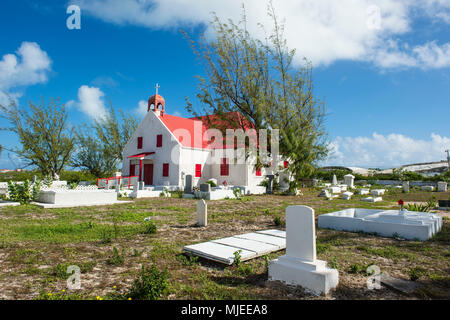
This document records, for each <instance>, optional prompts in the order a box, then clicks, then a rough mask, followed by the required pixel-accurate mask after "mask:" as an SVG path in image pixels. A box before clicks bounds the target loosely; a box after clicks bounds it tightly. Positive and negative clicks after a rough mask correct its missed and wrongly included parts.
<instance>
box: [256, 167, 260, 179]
mask: <svg viewBox="0 0 450 320" xmlns="http://www.w3.org/2000/svg"><path fill="white" fill-rule="evenodd" d="M255 174H256V176H257V177H261V168H257V169H256V172H255Z"/></svg>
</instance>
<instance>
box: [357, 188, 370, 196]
mask: <svg viewBox="0 0 450 320" xmlns="http://www.w3.org/2000/svg"><path fill="white" fill-rule="evenodd" d="M358 193H359V194H360V195H365V194H369V193H370V190H369V189H358Z"/></svg>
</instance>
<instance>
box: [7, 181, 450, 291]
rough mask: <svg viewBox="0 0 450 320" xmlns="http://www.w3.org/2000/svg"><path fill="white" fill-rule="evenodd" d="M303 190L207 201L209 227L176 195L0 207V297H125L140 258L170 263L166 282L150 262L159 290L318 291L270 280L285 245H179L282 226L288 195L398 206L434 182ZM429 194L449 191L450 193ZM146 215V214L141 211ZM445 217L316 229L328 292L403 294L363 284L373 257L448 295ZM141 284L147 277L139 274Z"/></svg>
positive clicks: (314, 203)
mask: <svg viewBox="0 0 450 320" xmlns="http://www.w3.org/2000/svg"><path fill="white" fill-rule="evenodd" d="M302 192H303V194H304V195H303V196H300V197H294V196H280V195H271V196H245V197H243V199H242V200H219V201H208V227H206V228H198V227H196V226H195V223H196V214H195V211H196V201H194V200H191V199H180V198H178V197H172V198H164V199H160V198H153V199H138V200H135V201H134V202H133V203H126V204H117V205H113V206H99V207H85V208H83V207H80V208H67V209H42V208H38V207H36V206H33V205H25V206H19V207H6V208H0V266H1V268H0V298H5V299H17V298H20V299H94V300H95V299H117V298H120V297H121V298H123V297H124V296H123V294H124V292H130V290H131V289H132V287H133V281H134V280H135V279H139V277H141V278H140V279H141V280H143V278H142V269H141V268H142V266H143V265H145V266H153V265H154V266H156V267H157V268H158V270H160V271H161V272H163V270H164V272H166V271H167V287H166V286H165V280H164V279H165V277H162V278H158V277H157V276H158V275H159V273H158V272H156V271H155V270H153V271H154V273H155V275H156V276H155V277H156V279H161V282H158V281H159V280H158V281H156V280H155V281H156V282H157V283H159V284H161V283H162V284H161V288H162V287H163V288H164V290H162V291H164V294H161V295H159V296H158V298H162V299H286V298H287V299H304V298H307V299H312V298H317V297H313V296H309V295H307V294H306V293H305V292H303V291H302V290H298V289H289V288H287V287H285V286H281V285H278V284H276V283H270V282H267V265H268V262H269V261H270V260H272V259H275V258H277V257H278V256H280V255H282V254H284V251H280V252H275V253H271V254H269V255H267V256H266V257H260V258H256V259H253V260H250V261H245V262H242V261H241V262H240V263H238V265H233V266H224V265H221V264H217V263H213V262H211V261H207V260H204V259H200V258H198V257H190V256H186V255H184V254H183V253H182V249H183V246H185V245H188V244H193V243H198V242H202V241H208V240H213V239H217V238H220V237H227V236H232V235H236V234H241V233H245V232H252V231H256V230H263V229H271V228H283V227H284V211H285V208H286V207H287V206H289V205H298V204H302V205H308V206H310V207H312V208H314V209H315V212H316V215H320V214H323V213H327V212H332V211H337V210H342V209H344V208H349V207H361V208H381V209H386V208H398V206H397V204H396V203H397V200H398V199H399V198H400V197H401V198H402V199H403V200H404V201H412V200H414V199H423V201H427V200H429V198H430V192H420V191H419V192H416V193H409V194H401V193H398V194H397V193H393V194H388V195H386V196H384V197H383V198H384V199H385V201H383V202H381V203H365V202H361V201H360V200H359V198H360V197H359V196H354V197H353V199H352V200H350V201H344V200H333V201H328V200H325V199H322V198H318V197H317V195H318V191H317V190H314V189H303V190H302ZM433 195H435V196H437V197H443V198H445V199H447V198H448V197H449V195H450V193H446V194H437V193H433ZM148 217H151V220H150V221H151V223H149V222H146V221H145V218H148ZM449 226H450V221H449V220H448V219H444V228H443V230H442V231H441V232H440V233H439V234H438V235H436V236H435V237H433V239H431V240H430V241H426V242H419V241H402V240H395V239H390V238H382V237H377V236H375V235H367V234H359V233H350V232H339V231H333V230H325V229H317V232H316V233H317V242H316V248H317V255H318V259H321V260H325V261H327V262H328V265H329V266H332V267H336V268H337V269H338V270H339V277H340V283H341V284H342V285H340V286H339V287H338V289H337V290H336V291H335V292H333V293H332V296H333V298H335V299H349V298H350V299H367V298H369V299H385V298H391V299H396V298H398V299H404V296H401V295H399V294H397V293H395V292H389V295H388V296H386V291H385V290H382V291H377V290H367V289H366V287H365V279H366V277H367V275H366V273H365V271H366V269H367V266H369V265H372V264H375V265H377V266H378V267H379V268H380V269H381V271H382V272H387V273H389V274H391V275H392V276H396V277H399V278H403V279H411V280H415V281H417V282H419V283H422V284H423V285H424V289H423V290H422V291H421V293H420V295H419V296H418V297H419V298H437V299H442V298H446V299H448V298H450V294H449V291H450V280H449V279H450V277H449V276H448V270H449V269H450V254H449V252H450V227H449ZM69 265H77V266H78V267H80V269H81V273H82V289H81V290H80V291H79V292H76V293H73V292H70V293H68V292H63V290H65V289H66V279H67V276H68V275H67V273H66V270H67V267H68V266H69ZM424 270H426V272H425V271H424ZM144 278H145V277H144ZM163 280H164V281H163ZM163 282H164V283H163ZM24 284H28V285H24ZM142 286H143V287H146V286H147V285H146V284H145V283H144V282H142V281H141V287H142ZM49 293H50V295H49ZM138 296H142V295H141V294H136V297H138ZM144 296H145V294H144ZM98 297H99V298H98ZM155 297H156V296H155V295H153V296H152V298H155ZM319 298H320V299H322V298H323V297H319Z"/></svg>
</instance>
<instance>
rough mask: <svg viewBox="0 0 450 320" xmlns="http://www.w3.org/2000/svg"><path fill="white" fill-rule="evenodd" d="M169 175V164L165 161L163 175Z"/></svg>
mask: <svg viewBox="0 0 450 320" xmlns="http://www.w3.org/2000/svg"><path fill="white" fill-rule="evenodd" d="M168 176H169V164H168V163H163V177H168Z"/></svg>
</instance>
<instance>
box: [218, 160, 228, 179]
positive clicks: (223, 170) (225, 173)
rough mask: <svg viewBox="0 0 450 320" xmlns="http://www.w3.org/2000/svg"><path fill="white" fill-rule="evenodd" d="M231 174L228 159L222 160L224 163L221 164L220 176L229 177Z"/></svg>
mask: <svg viewBox="0 0 450 320" xmlns="http://www.w3.org/2000/svg"><path fill="white" fill-rule="evenodd" d="M229 174H230V165H229V164H228V159H227V158H222V163H221V164H220V175H221V176H228V175H229Z"/></svg>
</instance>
